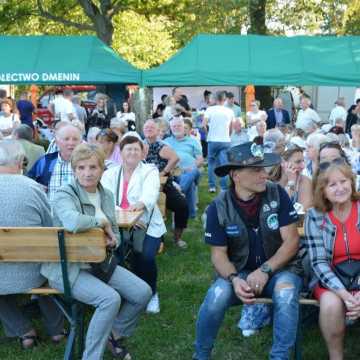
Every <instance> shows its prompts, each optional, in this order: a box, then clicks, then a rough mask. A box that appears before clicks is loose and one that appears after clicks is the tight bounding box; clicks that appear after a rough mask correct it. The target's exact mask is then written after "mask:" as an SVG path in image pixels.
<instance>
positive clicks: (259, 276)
mask: <svg viewBox="0 0 360 360" xmlns="http://www.w3.org/2000/svg"><path fill="white" fill-rule="evenodd" d="M268 280H269V275H268V274H265V273H263V272H262V271H261V270H260V269H256V270H255V271H253V272H252V273H250V274H249V275H248V277H247V278H246V281H247V283H248V284H249V286H250V287H251V289H252V291H253V292H254V294H255V295H260V294H261V293H262V291H263V289H264V287H265V285H266V283H267V282H268Z"/></svg>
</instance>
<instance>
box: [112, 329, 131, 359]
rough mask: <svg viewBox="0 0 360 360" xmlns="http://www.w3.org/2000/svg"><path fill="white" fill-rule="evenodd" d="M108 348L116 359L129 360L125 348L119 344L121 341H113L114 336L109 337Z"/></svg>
mask: <svg viewBox="0 0 360 360" xmlns="http://www.w3.org/2000/svg"><path fill="white" fill-rule="evenodd" d="M108 348H109V350H110V351H111V353H112V355H113V356H114V358H116V359H121V360H131V355H130V353H129V352H128V351H127V349H126V347H125V346H124V345H122V344H121V339H115V338H114V335H113V334H111V335H110V336H109V341H108Z"/></svg>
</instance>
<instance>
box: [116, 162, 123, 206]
mask: <svg viewBox="0 0 360 360" xmlns="http://www.w3.org/2000/svg"><path fill="white" fill-rule="evenodd" d="M121 174H122V166H121V165H120V169H119V174H118V177H117V180H116V189H115V203H116V206H120V203H119V195H120V180H121Z"/></svg>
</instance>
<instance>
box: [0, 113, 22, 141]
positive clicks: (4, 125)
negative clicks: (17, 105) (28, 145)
mask: <svg viewBox="0 0 360 360" xmlns="http://www.w3.org/2000/svg"><path fill="white" fill-rule="evenodd" d="M17 125H20V119H19V116H18V115H17V114H11V115H10V116H0V135H3V136H4V137H5V139H8V138H11V134H10V133H4V130H8V129H13V128H14V127H16V126H17Z"/></svg>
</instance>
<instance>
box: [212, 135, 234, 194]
mask: <svg viewBox="0 0 360 360" xmlns="http://www.w3.org/2000/svg"><path fill="white" fill-rule="evenodd" d="M229 148H230V142H217V141H209V142H208V177H209V188H214V187H216V177H215V172H214V170H215V167H217V166H220V165H223V164H225V163H226V162H227V157H226V150H228V149H229ZM227 182H228V177H227V176H224V177H222V178H220V187H221V189H222V190H226V189H227Z"/></svg>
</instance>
